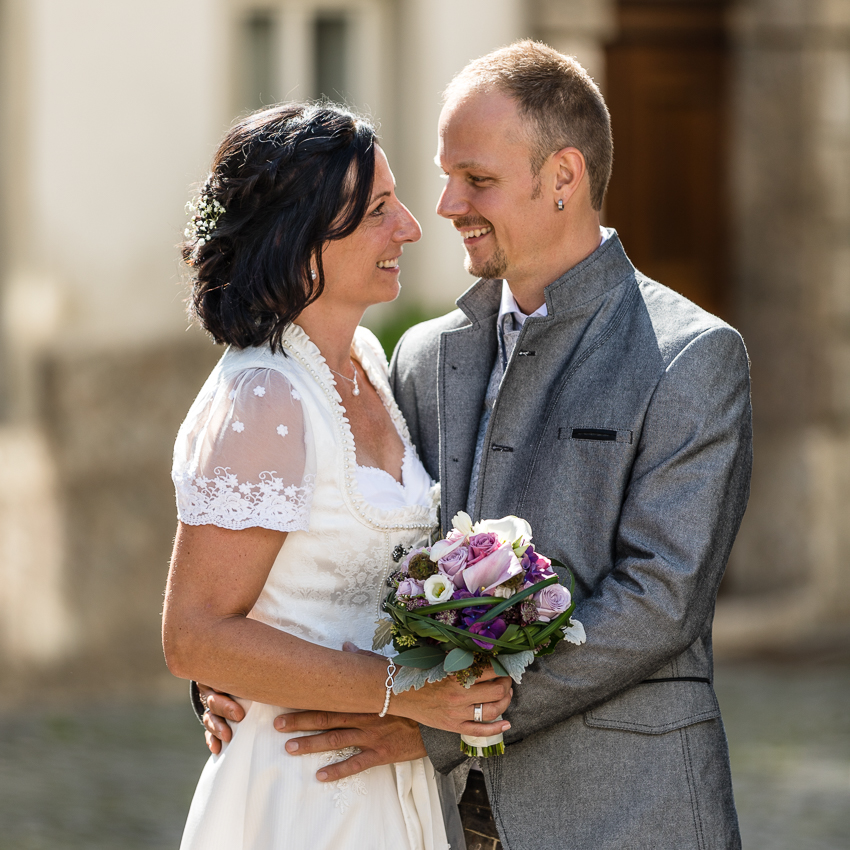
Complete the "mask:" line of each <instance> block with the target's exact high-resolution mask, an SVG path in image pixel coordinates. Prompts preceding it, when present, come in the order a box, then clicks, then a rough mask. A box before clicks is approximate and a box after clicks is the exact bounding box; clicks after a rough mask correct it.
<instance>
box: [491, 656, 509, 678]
mask: <svg viewBox="0 0 850 850" xmlns="http://www.w3.org/2000/svg"><path fill="white" fill-rule="evenodd" d="M490 664H491V665H492V667H493V672H494V673H495V674H496V675H497V676H510V675H511V674H510V673H508V671H507V670H505V668H504V667H503V666H502V663H501V661H499V659H498V658H497V657H496V656H495V655H494V656H492V657H491V658H490Z"/></svg>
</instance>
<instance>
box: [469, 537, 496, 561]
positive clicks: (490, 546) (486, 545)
mask: <svg viewBox="0 0 850 850" xmlns="http://www.w3.org/2000/svg"><path fill="white" fill-rule="evenodd" d="M499 545H500V544H499V538H498V537H497V536H496V534H495V533H494V532H492V531H486V532H482V533H481V534H473V535H472V536H471V537H470V538H469V560H468V563H469V564H477V563H478V562H479V561H480V560H481V559H482V558H486V557H487V556H488V555H489V554H490V553H491V552H492V551H493V550H494V549H498V548H499Z"/></svg>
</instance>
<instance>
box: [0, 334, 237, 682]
mask: <svg viewBox="0 0 850 850" xmlns="http://www.w3.org/2000/svg"><path fill="white" fill-rule="evenodd" d="M220 355H221V349H220V348H217V347H215V346H213V344H212V343H211V342H209V341H208V340H207V339H205V338H202V337H201V335H200V334H199V333H192V334H191V335H187V338H186V339H185V341H182V342H174V343H170V344H160V345H157V346H154V347H140V348H135V349H130V350H123V351H116V350H110V351H104V352H101V353H87V354H81V355H76V354H74V353H73V352H71V353H68V354H52V355H50V356H46V357H44V358H43V359H42V360H41V362H40V363H39V365H38V369H37V380H38V385H39V389H38V398H39V402H40V403H39V413H38V418H37V423H36V424H35V425H34V427H30V428H29V429H28V431H27V433H28V439H29V440H30V442H31V443H32V442H34V443H35V445H29V446H24V445H22V444H21V443H20V440H19V442H18V444H17V445H16V446H15V447H14V454H15V456H16V457H17V459H18V464H19V465H20V462H21V459H22V458H24V457H30V458H31V461H30V463H29V464H28V465H27V467H26V468H24V469H19V471H18V473H17V479H18V481H17V482H16V483H17V484H18V485H19V486H17V487H13V488H12V492H11V493H10V492H9V491H8V490H5V492H4V498H3V499H2V500H0V517H3V518H5V520H6V523H7V524H6V528H7V529H8V530H9V532H10V534H9V535H5V536H4V542H5V544H6V545H7V546H9V547H10V548H9V550H8V551H7V552H6V554H7V555H9V556H10V559H9V561H7V563H11V564H12V565H14V566H16V567H17V570H16V571H15V575H16V576H17V577H18V580H17V581H16V582H14V583H12V584H9V583H5V584H4V597H5V598H3V600H2V601H3V603H4V604H3V608H4V610H5V612H7V615H11V614H17V616H16V617H11V619H10V620H7V625H8V626H9V628H8V629H6V630H4V634H3V638H4V641H3V645H2V647H0V649H2V650H5V652H3V653H2V654H0V659H2V662H5V663H2V662H0V664H2V666H0V674H2V672H4V668H5V672H8V673H14V674H15V675H13V676H11V677H10V678H6V677H4V680H5V681H7V682H9V681H11V683H12V687H16V688H19V689H21V690H28V689H30V688H34V687H35V686H36V683H38V684H39V685H40V686H41V687H44V686H47V685H50V686H73V687H96V688H99V689H100V688H104V687H115V686H122V685H124V684H128V683H132V682H141V683H149V682H151V681H154V680H156V679H164V678H165V677H167V676H168V673H167V671H166V669H165V666H164V663H163V661H162V651H161V649H160V636H159V632H160V624H159V615H160V611H161V602H160V600H161V598H162V592H163V588H164V586H165V578H166V574H167V571H168V561H169V558H170V555H171V543H172V540H173V536H174V529H175V526H176V520H175V507H174V493H173V488H172V485H171V480H170V475H169V473H170V458H171V448H172V446H173V443H174V437H175V434H176V432H177V428H178V426H179V424H180V421H181V419H182V417H183V415H184V414H185V411H186V410H187V409H188V405H189V403H190V402H191V399H192V398H193V397H194V395H195V394H196V393H197V391H198V390H199V389H200V387H201V385H202V383H203V382H204V380H205V379H206V377H207V375H208V373H209V371H210V369H211V368H212V366H213V365H214V363H215V360H216V359H217V357H219V356H220ZM33 435H37V436H36V437H34V436H33ZM4 436H5V437H6V445H8V443H9V439H10V432H9V429H7V430H6V432H3V431H0V455H2V447H3V445H4V442H3V437H4ZM10 453H11V452H10ZM45 478H47V479H48V480H45ZM4 489H5V488H4ZM45 512H46V513H45ZM16 530H18V531H20V532H21V533H20V534H19V541H18V544H17V545H15V544H14V540H13V537H14V535H13V534H11V532H14V531H16ZM12 546H14V550H12V548H11V547H12ZM57 572H58V573H59V575H56V573H57Z"/></svg>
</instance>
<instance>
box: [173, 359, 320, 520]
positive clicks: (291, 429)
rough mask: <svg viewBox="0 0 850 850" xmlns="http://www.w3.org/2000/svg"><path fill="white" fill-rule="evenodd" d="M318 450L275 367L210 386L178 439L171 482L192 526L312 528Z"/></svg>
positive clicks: (295, 398) (297, 402)
mask: <svg viewBox="0 0 850 850" xmlns="http://www.w3.org/2000/svg"><path fill="white" fill-rule="evenodd" d="M314 473H315V452H314V451H313V449H312V440H311V434H310V429H309V427H308V423H307V421H306V416H305V413H304V409H303V407H302V404H301V401H300V397H299V395H298V393H297V391H296V390H295V388H294V387H293V386H292V384H290V382H289V381H288V380H287V378H286V377H285V376H284V375H283V374H281V373H280V372H278V371H276V370H275V369H264V368H254V369H246V370H243V371H240V372H238V373H236V374H235V375H231V376H230V377H228V378H221V379H220V380H219V381H217V382H213V383H212V385H211V386H209V387H205V388H204V390H202V392H201V395H200V396H199V397H198V398H197V400H196V401H195V404H193V405H192V408H191V410H190V411H189V415H188V416H187V417H186V421H185V422H184V423H183V425H182V427H181V428H180V432H179V434H178V435H177V443H176V445H175V448H174V466H173V469H172V478H173V479H174V486H175V489H176V491H177V515H178V516H179V518H180V520H181V521H182V522H184V523H187V524H189V525H206V524H211V525H217V526H220V527H221V528H230V529H242V528H249V527H252V526H261V527H262V528H270V529H274V530H277V531H299V530H302V531H305V530H307V527H308V524H309V517H310V500H311V497H312V491H313V481H314Z"/></svg>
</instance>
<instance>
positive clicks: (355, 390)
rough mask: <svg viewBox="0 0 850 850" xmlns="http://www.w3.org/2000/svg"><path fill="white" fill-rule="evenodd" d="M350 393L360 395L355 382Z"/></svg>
mask: <svg viewBox="0 0 850 850" xmlns="http://www.w3.org/2000/svg"><path fill="white" fill-rule="evenodd" d="M351 394H352V395H360V387H358V386H357V384H355V385H354V389H353V390H352V391H351Z"/></svg>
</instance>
